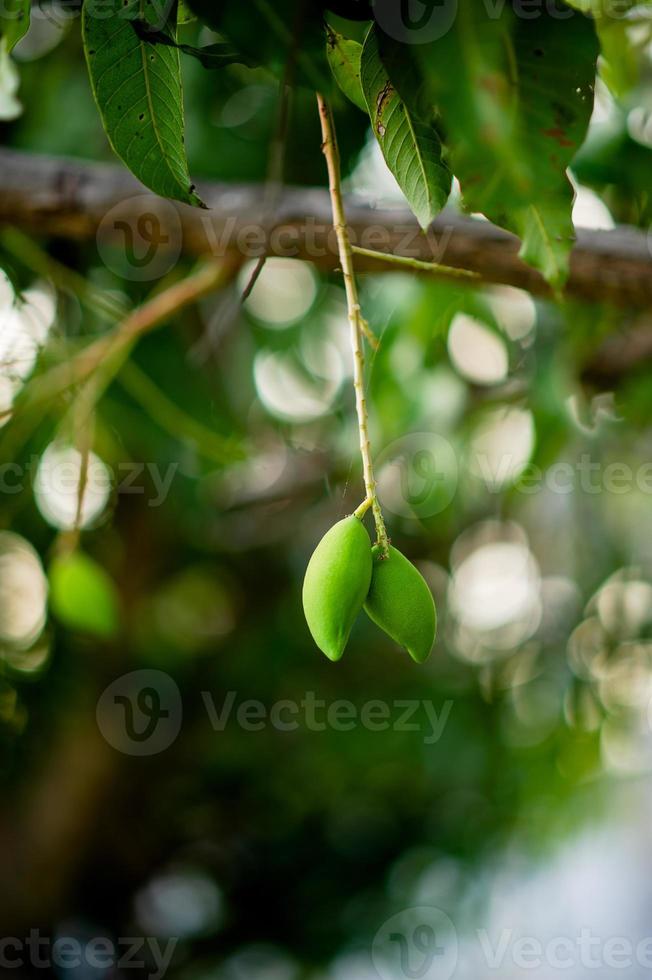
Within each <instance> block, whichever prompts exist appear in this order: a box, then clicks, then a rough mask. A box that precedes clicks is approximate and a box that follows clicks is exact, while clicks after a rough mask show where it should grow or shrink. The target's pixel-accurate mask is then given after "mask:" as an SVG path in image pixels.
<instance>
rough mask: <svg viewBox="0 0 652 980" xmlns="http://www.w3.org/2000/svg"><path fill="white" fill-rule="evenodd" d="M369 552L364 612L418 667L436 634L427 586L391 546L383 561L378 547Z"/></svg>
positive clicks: (430, 648) (404, 558)
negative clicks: (369, 573) (370, 565)
mask: <svg viewBox="0 0 652 980" xmlns="http://www.w3.org/2000/svg"><path fill="white" fill-rule="evenodd" d="M371 550H372V554H373V574H372V577H371V587H370V589H369V594H368V596H367V599H366V602H365V604H364V609H365V612H366V613H367V615H368V616H369V618H370V619H372V620H373V621H374V623H376V625H377V626H380V628H381V629H382V630H384V631H385V632H386V633H387V634H388V635H389V636H391V638H392V639H393V640H394V641H395V642H396V643H398V644H399V645H400V646H402V647H405V649H406V650H407V652H408V653H409V654H410V656H411V657H412V659H413V660H416V662H417V663H418V664H422V663H423V661H424V660H426V659H427V657H428V655H429V653H430V651H431V650H432V646H433V643H434V642H435V634H436V632H437V611H436V609H435V601H434V599H433V597H432V593H431V591H430V589H429V588H428V584H427V583H426V580H425V579H424V577H423V575H421V573H420V572H419V571H418V570H417V569H416V568H415V567H414V565H413V564H412V562H410V561H408V559H407V558H406V557H405V555H402V554H401V552H400V551H398V550H397V549H396V548H393V547H392V546H391V545H390V548H389V557H387V558H383V553H382V550H381V548H380V546H379V545H374V547H373V548H372V549H371Z"/></svg>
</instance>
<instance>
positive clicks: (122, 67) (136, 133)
mask: <svg viewBox="0 0 652 980" xmlns="http://www.w3.org/2000/svg"><path fill="white" fill-rule="evenodd" d="M134 15H135V16H136V17H137V18H138V19H139V20H141V21H144V22H146V23H148V24H150V25H152V26H153V27H155V28H156V29H159V30H161V31H163V32H165V33H166V34H167V35H168V36H169V38H170V40H172V41H173V42H176V29H175V21H176V16H175V17H174V18H169V19H168V20H167V22H166V23H163V24H161V23H160V22H159V20H157V17H158V16H159V10H158V8H157V5H156V4H155V3H154V2H153V0H132V2H130V3H129V4H124V3H123V2H122V0H87V2H86V3H85V4H84V6H83V9H82V27H83V36H84V50H85V53H86V61H87V63H88V70H89V73H90V78H91V85H92V88H93V93H94V95H95V100H96V102H97V105H98V107H99V110H100V114H101V116H102V122H103V124H104V129H105V130H106V133H107V136H108V137H109V140H110V142H111V145H112V147H113V149H114V150H115V152H116V153H117V154H118V156H119V157H120V158H121V159H122V160H123V161H124V163H125V164H126V165H127V166H128V167H129V169H130V170H131V171H132V173H133V174H134V175H135V176H136V177H138V179H139V180H140V181H142V183H143V184H145V186H146V187H149V188H150V190H153V191H154V192H155V193H157V194H161V195H162V196H163V197H170V198H174V199H175V200H178V201H183V202H185V203H186V204H195V205H199V206H201V205H202V202H201V200H200V199H199V197H198V196H197V194H196V193H195V189H194V185H193V184H191V182H190V175H189V173H188V164H187V161H186V155H185V150H184V145H183V139H184V120H183V102H182V93H181V70H180V66H179V52H178V51H177V50H176V49H175V48H174V47H167V46H162V45H157V44H153V43H151V42H150V41H146V40H144V39H143V37H141V36H139V35H138V33H137V32H136V31H135V30H134V27H133V20H134Z"/></svg>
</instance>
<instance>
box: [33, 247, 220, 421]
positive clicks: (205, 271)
mask: <svg viewBox="0 0 652 980" xmlns="http://www.w3.org/2000/svg"><path fill="white" fill-rule="evenodd" d="M232 266H233V262H229V261H228V260H227V259H223V260H222V261H220V262H210V263H206V264H205V265H203V266H201V267H200V268H199V269H198V270H197V271H196V272H194V273H192V274H191V275H189V276H188V277H187V278H186V279H182V280H181V281H180V282H176V283H174V285H172V286H169V287H168V288H167V289H165V290H164V291H163V292H161V293H158V294H157V295H156V296H154V297H152V298H151V299H150V300H148V301H147V302H145V303H144V304H143V305H142V306H139V307H138V308H137V309H135V310H134V311H133V312H132V313H130V314H129V316H127V317H125V319H124V320H123V321H122V323H120V324H119V325H118V326H116V327H115V328H114V329H113V330H110V331H109V332H108V333H106V334H103V335H102V336H101V337H99V338H98V339H97V340H95V341H93V342H92V343H90V344H89V345H88V346H87V347H85V348H84V349H83V350H81V351H79V352H78V353H77V354H76V355H74V356H73V357H72V358H71V359H70V360H69V361H68V362H67V363H65V364H58V365H57V366H56V367H54V368H51V369H50V370H49V371H47V372H45V373H44V374H43V375H41V376H40V377H37V378H35V379H34V381H33V382H32V383H31V384H29V385H28V386H27V388H26V389H25V393H24V396H23V397H22V398H21V399H20V401H19V403H18V405H17V407H19V408H20V409H21V410H23V411H24V410H27V409H33V408H35V407H37V406H40V405H43V404H44V403H47V402H49V401H51V400H52V399H54V398H56V397H58V396H59V395H60V394H62V393H63V392H64V391H66V390H67V389H68V388H70V387H72V386H74V385H78V384H81V383H82V382H84V381H86V380H87V379H88V378H89V377H90V376H91V375H92V374H93V373H94V372H95V371H96V370H97V369H98V368H101V367H102V366H103V365H106V366H107V368H109V366H110V367H111V374H115V370H117V369H118V368H119V366H120V365H121V364H122V363H123V361H124V359H125V358H126V357H127V356H128V355H129V352H130V350H131V348H132V347H133V345H134V344H135V343H136V341H137V340H138V339H139V338H140V337H142V336H143V335H144V334H146V333H148V332H149V331H150V330H153V329H154V328H155V327H158V326H160V325H161V324H163V323H165V322H166V321H167V320H169V319H170V318H171V317H172V316H174V315H175V314H176V313H178V312H179V311H180V310H182V309H184V307H186V306H189V305H190V304H191V303H194V302H196V301H197V300H198V299H201V298H202V297H203V296H207V295H208V294H209V293H212V292H214V291H215V290H218V289H220V288H221V287H222V286H224V285H225V283H227V282H228V281H229V280H230V279H231V277H232V275H233V272H234V269H233V268H232ZM108 362H111V365H109V363H108ZM113 365H115V370H114V369H113Z"/></svg>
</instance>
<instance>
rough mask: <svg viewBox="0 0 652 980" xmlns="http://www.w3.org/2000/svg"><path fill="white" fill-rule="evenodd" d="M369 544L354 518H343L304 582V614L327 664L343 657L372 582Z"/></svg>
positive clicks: (313, 560)
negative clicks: (327, 659) (327, 660)
mask: <svg viewBox="0 0 652 980" xmlns="http://www.w3.org/2000/svg"><path fill="white" fill-rule="evenodd" d="M371 568H372V558H371V541H370V539H369V535H368V534H367V531H366V529H365V527H364V525H363V523H362V522H361V521H359V520H358V518H357V517H354V516H353V515H351V517H345V518H344V520H342V521H338V522H337V524H334V525H333V527H332V528H331V529H330V531H327V532H326V534H325V535H324V537H323V538H322V539H321V541H320V542H319V544H318V545H317V547H316V548H315V550H314V552H313V554H312V557H311V559H310V561H309V562H308V567H307V569H306V577H305V578H304V580H303V611H304V614H305V617H306V622H307V623H308V628H309V629H310V632H311V633H312V637H313V639H314V641H315V643H316V644H317V646H318V647H319V649H320V650H321V651H322V652H323V653H325V654H326V656H327V657H328V658H329V659H330V660H339V659H340V657H341V656H342V654H343V653H344V647H345V646H346V643H347V640H348V638H349V633H350V632H351V627H352V626H353V623H354V621H355V618H356V616H357V615H358V613H359V612H360V610H361V609H362V604H363V602H364V600H365V596H366V595H367V592H368V591H369V584H370V582H371Z"/></svg>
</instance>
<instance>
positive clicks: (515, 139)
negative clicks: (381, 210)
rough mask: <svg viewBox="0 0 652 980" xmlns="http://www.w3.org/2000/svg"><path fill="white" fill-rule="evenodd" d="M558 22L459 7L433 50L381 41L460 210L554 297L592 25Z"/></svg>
mask: <svg viewBox="0 0 652 980" xmlns="http://www.w3.org/2000/svg"><path fill="white" fill-rule="evenodd" d="M565 13H566V14H567V15H570V16H565V17H564V18H563V19H562V20H560V19H559V17H558V16H552V14H551V13H550V12H548V10H547V9H546V8H545V6H543V7H541V8H540V9H539V10H538V11H537V14H538V15H537V16H536V17H534V18H531V19H530V18H523V17H521V18H516V17H514V16H513V15H512V12H511V10H510V9H507V8H505V9H504V10H503V13H502V14H501V15H500V16H495V11H493V14H494V15H493V16H491V15H490V12H489V11H487V10H486V9H485V8H484V7H483V5H479V6H477V7H476V6H474V7H473V8H472V9H471V8H470V6H469V5H467V4H463V5H460V7H459V10H458V14H457V17H456V19H455V21H454V24H453V25H452V27H451V28H450V29H449V30H448V31H447V32H446V33H445V34H443V36H442V37H441V38H438V39H437V40H435V41H432V42H429V43H425V44H412V45H410V44H400V43H399V42H397V41H396V40H394V39H391V38H387V37H386V36H384V35H383V36H382V37H381V53H382V57H383V60H384V62H385V63H386V64H387V65H389V66H390V74H392V68H391V66H392V65H393V64H394V63H395V62H396V63H400V58H401V57H403V58H405V57H407V58H408V59H413V61H414V63H415V64H416V66H417V68H418V71H419V74H420V79H421V83H422V85H423V86H424V87H425V96H426V101H427V102H428V103H429V104H430V105H432V106H433V107H435V108H436V109H437V111H438V112H439V113H440V116H441V125H442V129H443V132H444V139H445V143H446V146H447V151H448V162H449V163H450V165H451V167H452V170H453V173H454V174H455V175H456V177H457V178H458V179H459V181H460V185H461V188H462V193H463V197H464V204H465V206H466V207H467V209H468V210H470V211H477V212H481V213H483V214H484V215H486V216H487V217H488V218H489V219H490V220H492V221H494V222H495V223H496V224H499V225H502V226H503V227H506V228H508V229H510V230H511V231H514V232H515V233H516V234H518V235H520V236H521V237H522V239H523V248H522V252H521V255H522V257H523V258H524V259H525V260H526V261H527V262H529V263H530V264H531V265H533V266H534V267H535V268H537V269H539V270H540V271H541V273H542V274H543V275H544V276H545V277H546V278H547V279H548V281H549V282H550V283H551V284H552V285H553V287H555V288H559V287H561V286H562V285H563V283H564V281H565V279H566V277H567V275H568V257H569V253H570V250H571V248H572V242H573V225H572V220H571V210H572V201H573V192H572V188H571V186H570V184H569V181H568V178H567V176H566V168H567V167H568V165H569V163H570V161H571V159H572V158H573V156H574V154H575V153H576V152H577V150H578V149H579V147H580V145H581V144H582V142H583V140H584V137H585V134H586V130H587V127H588V123H589V119H590V115H591V110H592V105H593V86H594V81H595V69H596V60H597V56H598V42H597V38H596V33H595V27H594V25H593V23H592V21H591V20H589V19H588V18H587V17H584V16H583V15H581V14H579V13H573V12H571V11H570V10H568V11H566V12H565ZM397 45H398V48H399V49H400V50H399V51H398V52H397V50H396V48H397ZM392 77H393V80H394V81H395V82H396V84H397V88H398V89H399V91H401V84H400V80H397V79H396V78H395V77H394V76H393V75H392Z"/></svg>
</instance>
